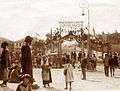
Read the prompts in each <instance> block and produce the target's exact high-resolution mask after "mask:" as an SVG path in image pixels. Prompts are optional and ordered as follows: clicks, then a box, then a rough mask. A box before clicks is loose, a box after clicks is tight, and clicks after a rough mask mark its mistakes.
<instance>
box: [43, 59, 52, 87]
mask: <svg viewBox="0 0 120 91" xmlns="http://www.w3.org/2000/svg"><path fill="white" fill-rule="evenodd" d="M50 68H51V67H50V64H48V63H47V61H46V60H45V61H44V63H43V66H42V80H43V85H44V87H46V85H48V87H50V85H49V83H52V77H51V70H50Z"/></svg>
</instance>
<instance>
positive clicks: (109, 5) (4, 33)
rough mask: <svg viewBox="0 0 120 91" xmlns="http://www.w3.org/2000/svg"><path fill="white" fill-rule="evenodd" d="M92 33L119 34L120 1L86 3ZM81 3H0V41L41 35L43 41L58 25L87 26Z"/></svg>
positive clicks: (91, 0) (27, 0)
mask: <svg viewBox="0 0 120 91" xmlns="http://www.w3.org/2000/svg"><path fill="white" fill-rule="evenodd" d="M87 1H88V3H89V10H90V28H91V30H90V32H91V33H92V28H93V27H94V29H95V31H96V33H102V32H103V31H104V32H105V33H108V32H109V33H113V32H115V30H116V29H117V31H118V32H120V0H87ZM80 3H81V0H0V37H4V38H7V39H10V40H13V41H16V40H19V39H21V38H24V37H25V36H26V35H31V36H35V33H39V34H40V37H39V38H42V39H45V34H46V33H48V32H50V28H51V27H52V28H53V31H54V28H56V27H58V22H59V21H81V20H85V22H87V17H86V16H85V17H84V18H83V17H82V16H81V11H82V9H81V8H80Z"/></svg>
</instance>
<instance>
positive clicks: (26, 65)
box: [21, 36, 33, 82]
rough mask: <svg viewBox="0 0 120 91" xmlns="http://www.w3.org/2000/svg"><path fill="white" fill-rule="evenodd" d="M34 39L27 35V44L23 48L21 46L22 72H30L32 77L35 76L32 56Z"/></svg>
mask: <svg viewBox="0 0 120 91" xmlns="http://www.w3.org/2000/svg"><path fill="white" fill-rule="evenodd" d="M32 40H33V38H31V37H30V36H27V37H26V38H25V42H26V45H24V46H22V48H21V52H22V59H21V65H22V74H23V75H24V74H29V75H30V76H31V78H33V67H32V58H31V49H30V45H31V42H32ZM31 82H32V81H31Z"/></svg>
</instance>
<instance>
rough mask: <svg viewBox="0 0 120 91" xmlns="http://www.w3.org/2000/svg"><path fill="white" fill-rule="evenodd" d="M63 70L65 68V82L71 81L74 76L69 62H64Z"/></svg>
mask: <svg viewBox="0 0 120 91" xmlns="http://www.w3.org/2000/svg"><path fill="white" fill-rule="evenodd" d="M65 70H67V74H66V75H65V82H73V81H74V77H73V67H72V65H71V64H70V63H69V64H65V66H64V71H65Z"/></svg>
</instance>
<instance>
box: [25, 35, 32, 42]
mask: <svg viewBox="0 0 120 91" xmlns="http://www.w3.org/2000/svg"><path fill="white" fill-rule="evenodd" d="M32 40H33V38H32V37H30V36H26V37H25V42H27V43H29V42H31V41H32Z"/></svg>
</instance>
